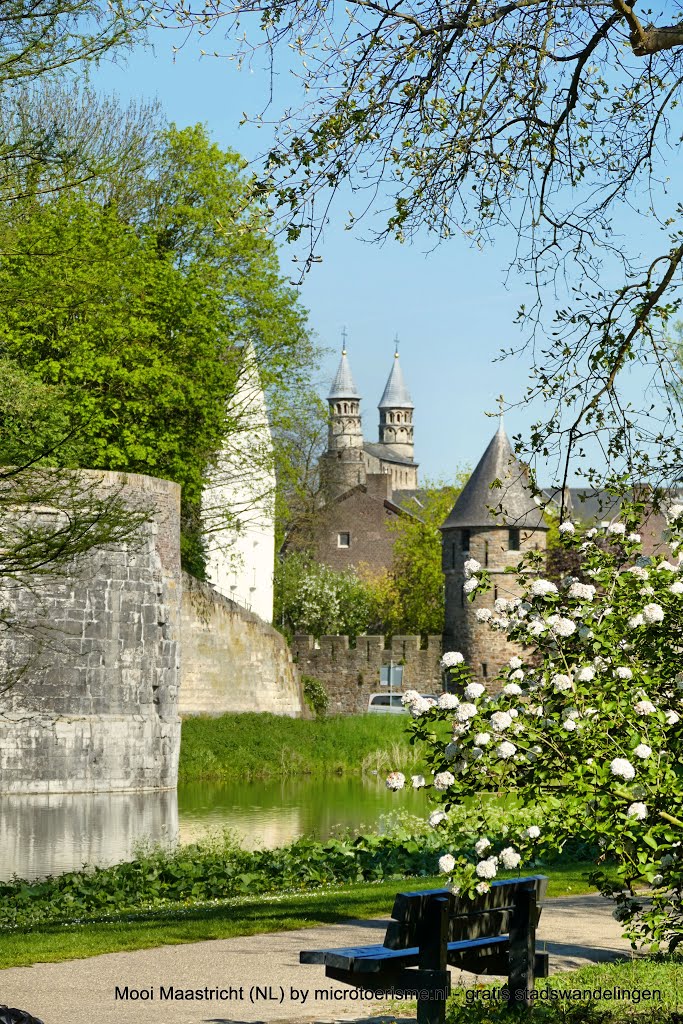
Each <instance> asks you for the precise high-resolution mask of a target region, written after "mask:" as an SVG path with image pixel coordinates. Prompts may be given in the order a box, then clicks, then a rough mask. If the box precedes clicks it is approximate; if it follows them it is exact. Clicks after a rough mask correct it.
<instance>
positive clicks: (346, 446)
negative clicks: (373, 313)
mask: <svg viewBox="0 0 683 1024" xmlns="http://www.w3.org/2000/svg"><path fill="white" fill-rule="evenodd" d="M327 401H328V405H329V407H330V416H329V429H328V439H327V451H326V452H325V454H324V455H323V457H322V465H321V469H322V479H323V486H324V490H325V496H326V498H327V500H328V501H330V500H334V499H335V498H338V497H340V495H342V494H344V493H345V492H346V491H348V490H350V489H351V488H352V487H356V486H358V485H359V484H361V485H365V484H366V483H367V478H368V475H371V476H372V475H375V474H378V473H382V474H387V475H389V476H390V478H391V488H392V491H393V490H402V491H416V490H417V469H418V466H417V463H416V462H415V458H414V453H415V446H414V439H413V412H414V409H415V406H414V405H413V402H412V399H411V397H410V394H409V392H408V388H407V387H406V383H405V381H404V379H403V371H402V370H401V363H400V360H399V357H398V349H397V350H396V352H395V353H394V359H393V363H392V366H391V372H390V373H389V378H388V380H387V383H386V387H385V388H384V394H383V395H382V397H381V399H380V402H379V406H378V409H379V440H378V441H377V442H371V441H364V439H363V428H362V425H361V413H360V401H361V399H360V395H359V394H358V391H357V390H356V385H355V384H354V381H353V377H352V375H351V367H350V365H349V360H348V356H347V354H346V349H345V348H344V349H343V350H342V354H341V362H340V363H339V368H338V370H337V373H336V375H335V378H334V380H333V381H332V387H331V388H330V393H329V395H328V396H327Z"/></svg>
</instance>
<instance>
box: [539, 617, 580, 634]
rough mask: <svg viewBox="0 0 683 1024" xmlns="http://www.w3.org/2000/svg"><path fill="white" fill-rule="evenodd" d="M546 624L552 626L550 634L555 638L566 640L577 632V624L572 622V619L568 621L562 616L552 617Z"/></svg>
mask: <svg viewBox="0 0 683 1024" xmlns="http://www.w3.org/2000/svg"><path fill="white" fill-rule="evenodd" d="M546 622H547V623H548V625H549V626H550V632H551V633H552V634H553V636H556V637H561V638H562V639H566V638H567V637H568V636H571V635H572V634H573V633H575V632H576V623H575V622H572V620H571V619H566V618H564V617H563V616H562V615H551V616H550V617H549V618H548V619H546Z"/></svg>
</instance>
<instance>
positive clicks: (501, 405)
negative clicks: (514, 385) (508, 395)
mask: <svg viewBox="0 0 683 1024" xmlns="http://www.w3.org/2000/svg"><path fill="white" fill-rule="evenodd" d="M504 408H505V399H504V398H503V396H502V395H498V429H499V430H502V429H503V409H504Z"/></svg>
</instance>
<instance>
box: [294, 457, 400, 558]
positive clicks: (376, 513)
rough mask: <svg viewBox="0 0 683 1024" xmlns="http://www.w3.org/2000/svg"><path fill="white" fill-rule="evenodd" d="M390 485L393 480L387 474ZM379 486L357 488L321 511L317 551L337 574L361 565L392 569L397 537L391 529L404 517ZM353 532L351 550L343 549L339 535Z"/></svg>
mask: <svg viewBox="0 0 683 1024" xmlns="http://www.w3.org/2000/svg"><path fill="white" fill-rule="evenodd" d="M384 479H385V481H386V484H388V485H389V486H390V484H391V478H390V477H389V476H388V475H386V474H385V475H384ZM385 494H386V485H385V490H384V491H382V490H381V489H379V488H378V487H377V486H376V485H374V484H371V488H370V489H368V488H367V487H356V488H354V489H353V490H352V491H349V492H348V493H347V494H346V495H344V497H342V498H340V499H338V500H337V501H334V502H331V503H330V504H329V505H326V506H325V507H324V508H323V509H321V511H320V516H319V519H317V520H316V525H315V538H314V544H313V547H314V550H315V555H316V558H317V559H318V561H319V562H323V563H324V564H325V565H329V566H330V567H331V568H332V569H335V570H337V571H340V570H343V569H350V568H355V567H357V566H358V565H360V564H363V565H368V566H370V567H371V568H372V569H375V570H380V569H388V568H389V567H390V566H391V564H392V561H393V557H394V544H395V541H396V535H395V534H394V533H393V532H392V531H391V529H390V526H391V524H392V523H395V522H396V520H397V518H398V516H399V515H400V514H401V513H400V512H399V511H398V510H397V509H396V507H395V506H393V505H391V503H390V502H388V501H387V499H386V497H385ZM340 533H350V534H351V544H350V547H348V548H340V547H339V543H338V541H339V534H340Z"/></svg>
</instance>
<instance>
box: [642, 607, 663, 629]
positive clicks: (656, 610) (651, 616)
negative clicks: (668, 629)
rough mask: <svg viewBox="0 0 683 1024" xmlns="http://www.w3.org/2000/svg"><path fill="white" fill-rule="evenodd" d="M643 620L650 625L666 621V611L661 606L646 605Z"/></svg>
mask: <svg viewBox="0 0 683 1024" xmlns="http://www.w3.org/2000/svg"><path fill="white" fill-rule="evenodd" d="M643 619H644V621H645V622H646V623H647V624H648V625H652V624H653V623H655V622H662V621H663V620H664V609H663V608H662V606H661V605H659V604H646V605H645V607H644V608H643Z"/></svg>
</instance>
